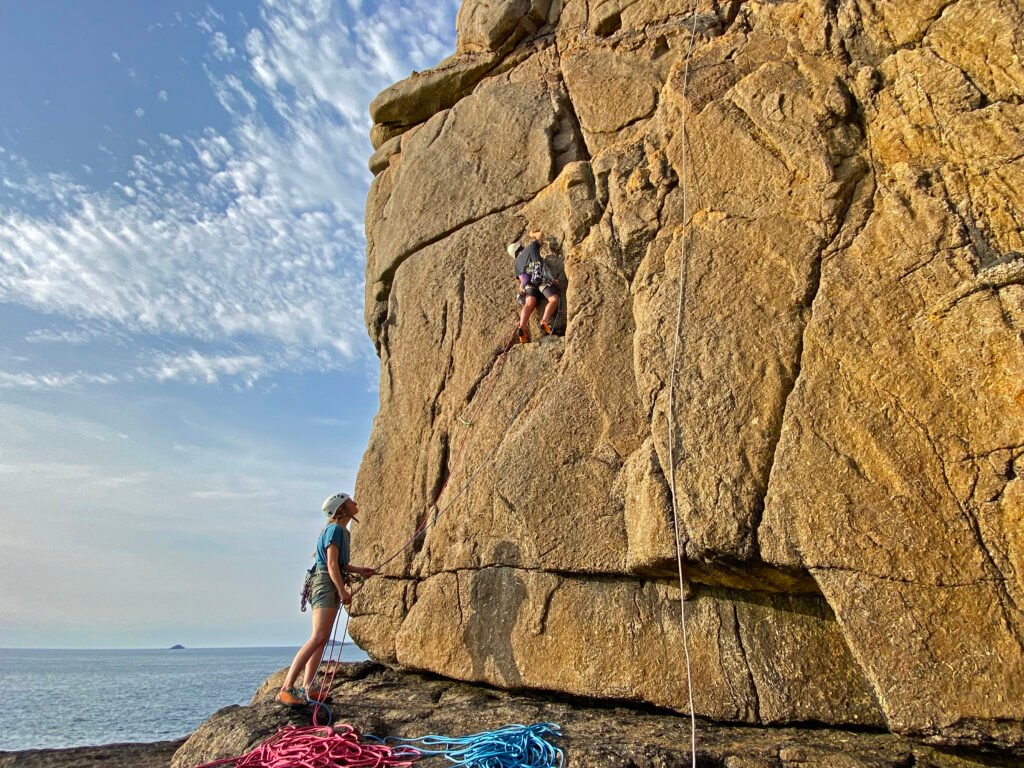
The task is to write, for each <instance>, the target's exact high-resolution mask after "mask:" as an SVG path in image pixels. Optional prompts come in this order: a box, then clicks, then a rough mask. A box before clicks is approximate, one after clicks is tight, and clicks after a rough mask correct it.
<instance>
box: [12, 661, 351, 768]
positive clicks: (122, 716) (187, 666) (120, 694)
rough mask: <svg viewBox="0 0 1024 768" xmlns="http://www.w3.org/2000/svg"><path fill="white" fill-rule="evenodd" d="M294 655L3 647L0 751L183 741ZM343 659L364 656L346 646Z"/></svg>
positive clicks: (239, 701) (249, 693)
mask: <svg viewBox="0 0 1024 768" xmlns="http://www.w3.org/2000/svg"><path fill="white" fill-rule="evenodd" d="M297 650H298V648H296V647H292V648H186V649H184V650H138V651H129V650H110V651H77V650H75V651H72V650H68V651H58V650H23V649H18V650H9V649H0V691H2V692H3V701H2V703H0V751H7V750H19V749H40V748H47V747H78V746H90V745H99V744H113V743H118V742H152V741H165V740H169V739H179V738H181V737H183V736H187V735H188V734H189V733H191V732H192V731H194V730H195V729H196V727H197V726H198V725H199V724H200V723H202V722H203V721H205V720H206V719H207V718H208V717H209V716H210V715H212V714H213V713H214V712H215V711H216V710H218V709H220V708H221V707H226V706H228V705H229V704H248V703H249V702H250V701H251V700H252V696H253V694H254V693H255V692H256V689H257V688H258V687H259V685H260V683H262V682H263V681H264V680H266V679H267V677H269V676H270V675H271V674H272V673H274V672H276V671H277V670H279V669H281V668H282V667H286V666H288V665H289V664H290V663H291V661H292V658H293V657H294V656H295V652H296V651H297ZM342 658H343V659H344V660H345V661H362V660H364V659H365V658H366V654H365V653H363V651H361V650H360V649H359V648H358V647H357V646H355V645H352V644H351V643H346V644H345V647H344V649H343V651H342Z"/></svg>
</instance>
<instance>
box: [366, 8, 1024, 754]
mask: <svg viewBox="0 0 1024 768" xmlns="http://www.w3.org/2000/svg"><path fill="white" fill-rule="evenodd" d="M458 18H459V22H458V23H459V30H458V33H459V34H458V39H459V44H458V50H457V52H456V55H455V57H453V59H450V60H448V61H446V62H443V63H442V64H441V65H440V66H439V67H438V69H437V70H436V71H430V72H427V73H418V74H416V75H414V76H413V77H411V78H409V79H408V80H406V81H403V82H402V83H399V84H397V85H396V86H394V87H392V88H391V89H388V91H385V93H384V94H382V96H381V97H380V99H379V100H378V101H377V102H376V103H375V106H374V114H375V115H376V116H377V117H378V118H379V120H380V121H381V122H378V123H377V125H376V126H375V128H374V131H375V136H377V138H378V139H381V140H384V141H386V143H384V144H380V145H379V146H380V150H379V151H378V153H377V154H376V155H375V156H374V158H373V160H372V163H371V165H372V168H373V170H374V172H375V173H376V176H375V179H374V182H373V186H372V188H371V191H370V196H369V199H368V201H367V208H366V228H367V243H368V256H367V278H366V285H367V301H366V322H367V328H368V331H369V333H370V335H371V337H372V338H373V340H374V342H375V344H376V346H377V349H378V351H379V354H380V358H381V392H380V411H379V413H378V415H377V418H376V421H375V424H374V429H373V433H372V435H371V437H370V443H369V446H368V448H367V451H366V454H365V456H364V459H363V463H362V466H361V468H360V472H359V477H358V481H357V493H358V496H359V498H360V503H361V506H362V508H363V510H364V512H365V513H366V514H365V515H364V519H363V522H362V523H361V526H362V527H361V529H360V530H359V532H358V533H357V534H356V536H355V537H354V543H353V548H354V549H353V553H354V555H353V556H354V558H355V560H356V562H359V563H360V564H365V565H374V564H377V563H381V562H384V561H387V564H386V566H385V567H384V568H383V578H380V579H373V580H371V581H370V584H369V585H368V587H367V588H366V590H364V592H363V593H362V594H360V595H359V596H358V597H357V599H356V601H355V604H354V605H353V620H352V625H351V632H352V635H353V637H355V638H356V639H357V641H358V642H359V643H360V644H361V645H362V646H363V647H365V648H366V649H367V651H368V652H369V653H370V654H371V655H372V656H374V657H375V658H378V659H381V660H385V661H388V662H391V663H396V664H400V665H403V666H405V667H408V668H413V669H419V670H429V671H431V672H434V673H437V674H442V675H447V676H450V677H455V678H459V679H462V680H466V681H475V682H482V683H488V684H491V685H495V686H502V687H514V688H518V687H526V688H543V689H549V690H554V691H561V692H564V693H571V694H574V695H583V696H592V697H597V698H606V699H609V700H622V699H629V700H632V701H635V702H643V703H647V704H651V705H657V706H663V707H668V708H671V709H674V710H676V711H686V710H687V709H688V708H689V702H688V697H687V696H686V695H685V694H684V691H685V689H686V686H685V665H684V654H683V645H682V640H683V638H682V633H681V631H680V625H679V622H678V621H677V620H674V619H673V617H674V616H676V615H677V611H678V603H677V601H678V599H679V597H680V587H679V585H678V582H677V580H676V578H675V576H674V571H675V551H676V543H675V541H674V536H673V528H674V525H673V514H672V510H673V507H672V504H671V498H672V493H671V490H672V489H670V488H669V482H670V478H674V484H675V488H674V491H675V497H676V499H677V502H678V503H677V507H676V509H677V512H678V516H679V528H680V533H681V536H680V539H681V540H680V542H679V545H680V547H681V550H682V555H683V559H684V569H685V573H684V584H683V586H682V592H683V595H684V596H685V597H687V598H688V603H687V608H688V610H689V621H690V627H689V629H690V631H689V633H688V634H689V643H690V647H689V650H690V652H691V654H692V655H693V657H694V658H696V659H697V660H698V663H696V664H695V665H693V666H692V682H693V684H694V690H695V695H694V708H695V710H696V712H697V714H699V715H701V716H704V717H708V718H713V719H716V720H722V721H732V722H737V723H752V724H775V725H784V724H787V723H798V722H807V721H814V722H821V723H826V724H831V725H836V726H852V725H857V726H869V727H884V728H888V729H890V730H892V731H894V732H898V733H901V734H907V735H913V736H916V737H920V738H928V739H934V740H936V741H938V742H941V743H944V744H947V745H975V746H984V745H992V746H1003V747H1015V748H1020V747H1024V485H1022V484H1021V480H1020V479H1019V478H1020V474H1021V470H1022V469H1024V384H1022V382H1024V341H1022V340H1024V216H1022V215H1021V211H1024V128H1022V126H1024V111H1022V110H1024V63H1022V62H1024V8H1022V6H1021V4H1020V3H1018V2H1008V1H1007V0H918V1H917V2H891V1H890V0H885V1H884V2H883V1H882V0H874V1H873V2H868V0H838V2H836V1H835V0H771V1H770V2H768V1H755V0H729V1H728V2H725V1H723V0H686V1H684V0H658V1H657V2H656V1H655V0H561V1H560V2H552V3H548V2H541V1H540V0H532V1H530V0H516V1H515V2H497V1H496V0H464V2H463V5H462V8H461V11H460V13H459V17H458ZM691 36H692V42H691ZM536 229H541V230H543V231H545V232H546V233H547V234H548V235H549V239H548V241H547V243H546V245H545V252H546V254H547V255H548V257H549V258H550V259H551V261H552V263H553V264H554V265H555V266H556V267H557V269H558V271H559V272H560V274H561V276H562V278H563V279H562V285H563V288H564V290H563V297H562V298H563V303H562V311H561V313H560V316H559V329H560V332H559V334H558V335H556V336H555V337H551V338H546V339H543V340H539V341H534V342H532V343H530V344H526V345H520V346H517V347H516V348H514V349H512V350H511V351H510V352H508V353H507V354H504V355H502V354H500V352H501V350H502V348H503V346H504V343H505V340H506V339H507V338H508V334H509V332H510V331H511V325H512V322H513V318H514V316H515V313H516V312H517V311H518V307H517V305H515V304H514V303H513V302H512V300H511V297H512V292H513V281H512V275H511V265H510V264H509V259H508V257H507V255H506V254H505V250H504V245H505V244H506V243H508V242H511V241H513V240H515V239H517V238H520V237H522V236H523V235H524V233H526V232H528V231H532V230H536ZM677 327H679V328H680V329H681V333H680V334H679V336H678V337H677V336H676V328H677ZM534 333H536V330H535V329H534ZM677 338H678V342H676V339H677ZM442 489H443V490H444V492H443V493H442V494H441V495H440V498H438V494H439V492H440V491H441V490H442ZM424 524H427V526H428V527H427V529H426V533H425V535H424V536H423V537H422V538H421V539H419V540H416V541H414V543H413V544H412V545H410V546H407V547H405V548H403V546H404V545H405V544H406V543H407V542H409V540H410V539H411V537H413V535H414V534H415V532H416V531H417V530H418V529H419V528H420V527H421V526H423V525H424ZM396 553H397V556H395V557H393V558H392V555H396ZM389 558H392V559H389Z"/></svg>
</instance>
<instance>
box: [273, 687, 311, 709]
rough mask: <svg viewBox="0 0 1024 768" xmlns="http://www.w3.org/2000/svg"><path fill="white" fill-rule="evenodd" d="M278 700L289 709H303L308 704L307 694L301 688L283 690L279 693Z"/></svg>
mask: <svg viewBox="0 0 1024 768" xmlns="http://www.w3.org/2000/svg"><path fill="white" fill-rule="evenodd" d="M277 700H278V701H279V702H281V703H282V704H287V705H288V706H289V707H301V706H303V705H304V704H306V702H307V699H306V694H305V692H304V691H303V690H302V689H301V688H282V689H281V690H280V691H278V693H277Z"/></svg>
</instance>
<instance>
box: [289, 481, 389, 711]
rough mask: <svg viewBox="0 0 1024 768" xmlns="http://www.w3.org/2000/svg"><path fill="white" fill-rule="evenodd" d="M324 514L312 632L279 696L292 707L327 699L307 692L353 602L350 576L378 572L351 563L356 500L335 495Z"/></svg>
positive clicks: (313, 592)
mask: <svg viewBox="0 0 1024 768" xmlns="http://www.w3.org/2000/svg"><path fill="white" fill-rule="evenodd" d="M323 512H324V514H325V515H327V524H326V525H325V526H324V529H323V530H322V531H320V538H319V539H317V542H316V553H315V557H316V568H315V571H314V572H313V578H312V584H311V588H310V601H309V603H310V605H311V606H312V607H313V631H312V633H311V634H310V636H309V640H307V641H306V643H305V645H303V646H302V647H301V648H299V652H298V653H297V654H295V659H294V660H293V661H292V665H291V666H290V667H289V668H288V674H287V675H286V676H285V678H284V683H283V684H282V685H281V690H280V692H279V693H278V694H277V700H278V701H279V702H281V703H282V704H288V705H291V706H298V705H301V704H306V703H307V702H308V701H309V699H310V698H315V699H316V700H318V701H322V700H323V698H324V696H326V694H327V692H326V691H320V692H317V693H310V694H307V690H308V689H309V688H310V686H311V685H312V684H313V678H314V677H316V671H317V668H318V667H319V666H320V659H321V658H323V654H324V648H326V647H327V641H328V640H330V639H331V628H332V627H333V626H334V620H335V619H336V618H337V616H338V608H339V605H340V604H341V603H344V604H345V605H348V604H349V602H350V601H351V600H352V593H351V592H350V591H349V589H348V581H349V577H350V575H351V574H357V575H359V576H373V575H374V573H376V572H375V571H374V570H373V569H372V568H361V567H359V566H358V565H350V564H349V562H348V558H349V532H348V529H347V528H346V526H347V525H348V522H349V520H355V521H356V522H359V518H357V517H356V515H357V514H359V507H358V506H356V502H355V500H353V499H352V497H351V496H349V495H348V494H347V493H336V494H334V495H333V496H331V497H329V498H328V499H327V500H326V501H324V503H323ZM303 610H305V609H303ZM300 672H303V677H302V687H301V688H297V687H295V681H296V679H297V678H298V676H299V673H300Z"/></svg>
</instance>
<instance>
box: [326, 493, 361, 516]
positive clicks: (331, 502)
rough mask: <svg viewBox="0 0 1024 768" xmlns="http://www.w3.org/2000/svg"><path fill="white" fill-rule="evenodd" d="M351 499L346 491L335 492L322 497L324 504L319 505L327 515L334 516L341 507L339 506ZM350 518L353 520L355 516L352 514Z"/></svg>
mask: <svg viewBox="0 0 1024 768" xmlns="http://www.w3.org/2000/svg"><path fill="white" fill-rule="evenodd" d="M351 500H352V497H351V496H349V495H348V494H347V493H336V494H334V495H333V496H328V497H327V498H326V499H324V505H323V507H321V509H323V511H324V514H325V515H326V516H327V517H334V516H335V515H336V514H337V513H338V510H339V509H341V507H342V506H343V505H344V504H345V502H346V501H351ZM352 519H353V520H355V519H356V516H355V515H352Z"/></svg>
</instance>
